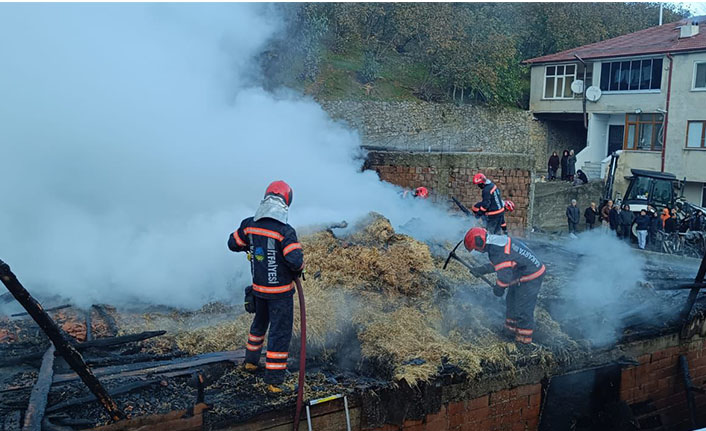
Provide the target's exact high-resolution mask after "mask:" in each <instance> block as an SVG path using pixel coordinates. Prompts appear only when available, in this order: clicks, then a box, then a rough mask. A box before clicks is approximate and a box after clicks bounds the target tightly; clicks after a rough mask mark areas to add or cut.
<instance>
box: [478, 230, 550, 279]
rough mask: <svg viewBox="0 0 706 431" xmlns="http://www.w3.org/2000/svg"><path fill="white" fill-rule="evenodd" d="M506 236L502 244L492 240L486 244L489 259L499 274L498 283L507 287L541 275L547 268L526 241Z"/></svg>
mask: <svg viewBox="0 0 706 431" xmlns="http://www.w3.org/2000/svg"><path fill="white" fill-rule="evenodd" d="M495 238H502V236H495ZM506 238H507V240H506V241H505V242H504V244H502V245H501V244H499V243H498V242H497V241H490V240H489V241H488V244H487V245H486V247H487V248H488V259H490V262H491V263H492V264H493V266H494V268H495V272H496V273H497V276H498V281H497V285H498V286H499V287H503V288H505V287H509V286H512V285H513V284H517V283H526V282H528V281H532V280H534V279H536V278H539V277H541V276H542V275H543V274H544V272H545V271H546V268H545V267H544V264H543V263H542V261H540V260H539V258H537V256H536V255H535V254H534V252H532V250H530V249H529V247H527V245H526V244H525V243H524V242H522V241H520V240H518V239H515V238H510V237H506Z"/></svg>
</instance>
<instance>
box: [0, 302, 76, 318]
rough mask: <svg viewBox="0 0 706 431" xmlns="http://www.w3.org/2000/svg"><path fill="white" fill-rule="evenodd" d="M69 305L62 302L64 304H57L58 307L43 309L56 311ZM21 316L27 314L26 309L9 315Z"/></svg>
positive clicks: (69, 305)
mask: <svg viewBox="0 0 706 431" xmlns="http://www.w3.org/2000/svg"><path fill="white" fill-rule="evenodd" d="M69 307H71V304H64V305H59V306H58V307H49V308H45V309H44V311H57V310H63V309H64V308H69ZM22 316H29V313H28V312H26V311H23V312H22V313H15V314H10V317H22Z"/></svg>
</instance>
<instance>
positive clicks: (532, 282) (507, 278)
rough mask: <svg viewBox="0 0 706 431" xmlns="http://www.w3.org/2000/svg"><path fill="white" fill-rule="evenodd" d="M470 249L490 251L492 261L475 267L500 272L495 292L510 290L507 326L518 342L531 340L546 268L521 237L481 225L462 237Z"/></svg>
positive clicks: (479, 272) (479, 271) (478, 270)
mask: <svg viewBox="0 0 706 431" xmlns="http://www.w3.org/2000/svg"><path fill="white" fill-rule="evenodd" d="M463 243H464V245H465V247H466V249H467V250H468V251H473V250H476V251H480V252H482V253H488V260H490V264H488V265H483V266H479V267H476V268H473V269H472V270H471V272H472V273H473V274H474V275H476V276H480V275H482V274H488V273H491V272H495V273H497V281H496V285H495V287H494V288H493V293H494V294H495V295H496V296H499V297H502V296H503V295H504V294H505V291H507V299H506V300H505V301H506V314H505V328H506V329H507V330H508V331H509V332H510V334H512V335H514V337H515V342H517V343H521V344H530V343H532V335H533V333H534V307H535V305H536V304H537V295H538V294H539V289H540V287H541V286H542V279H543V278H544V272H545V270H546V268H545V267H544V264H543V263H542V261H541V260H539V258H538V257H537V255H536V254H534V252H533V251H532V250H530V248H529V247H527V245H526V244H525V243H523V242H522V241H520V240H518V239H516V238H511V237H509V236H506V235H493V234H491V233H489V232H488V231H487V230H485V229H483V228H481V227H474V228H471V229H470V230H469V231H468V232H467V233H466V236H465V237H464V239H463Z"/></svg>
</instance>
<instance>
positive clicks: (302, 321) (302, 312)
mask: <svg viewBox="0 0 706 431" xmlns="http://www.w3.org/2000/svg"><path fill="white" fill-rule="evenodd" d="M294 283H295V284H296V285H297V298H298V299H299V325H300V327H301V331H300V332H301V334H300V339H301V346H300V348H299V388H298V390H297V410H296V411H295V412H294V426H293V429H294V431H299V418H300V416H301V412H302V404H303V403H304V378H305V376H306V307H305V305H304V289H302V282H301V280H299V277H297V278H295V279H294Z"/></svg>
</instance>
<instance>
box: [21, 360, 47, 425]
mask: <svg viewBox="0 0 706 431" xmlns="http://www.w3.org/2000/svg"><path fill="white" fill-rule="evenodd" d="M53 377H54V346H50V347H49V348H48V349H47V351H46V353H44V358H42V366H41V367H40V368H39V375H37V383H36V384H35V385H34V387H33V388H32V393H31V395H30V396H29V405H28V406H27V410H26V411H25V420H24V425H23V426H22V431H41V429H42V419H43V418H44V409H45V408H46V407H47V397H48V396H49V389H51V382H52V378H53Z"/></svg>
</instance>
